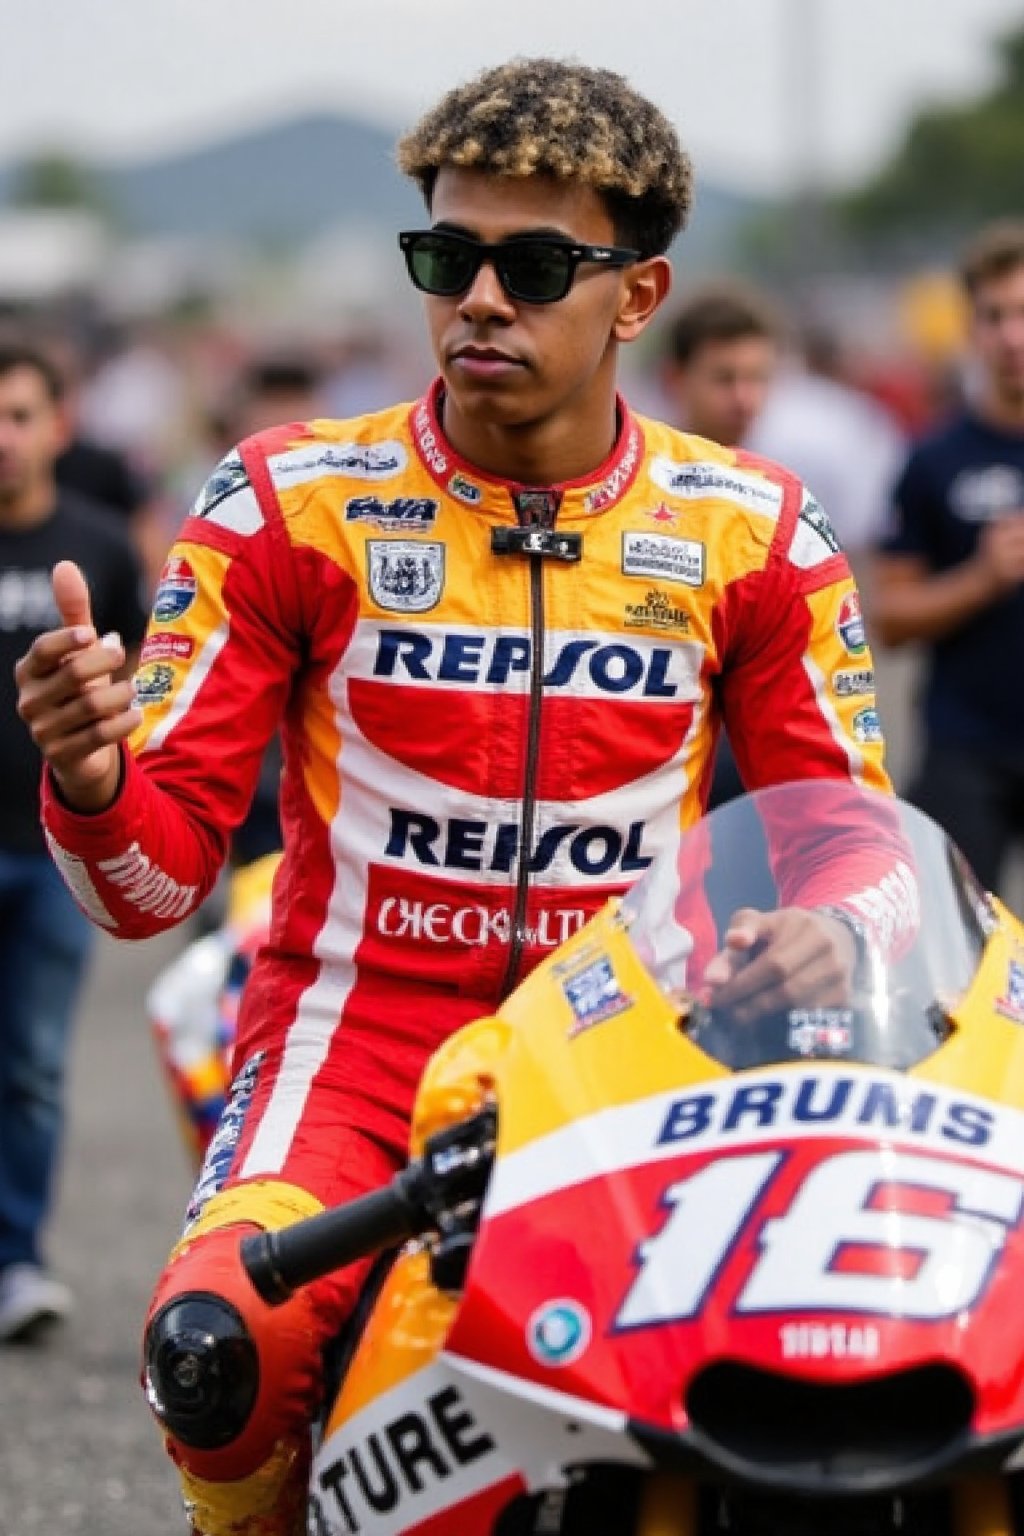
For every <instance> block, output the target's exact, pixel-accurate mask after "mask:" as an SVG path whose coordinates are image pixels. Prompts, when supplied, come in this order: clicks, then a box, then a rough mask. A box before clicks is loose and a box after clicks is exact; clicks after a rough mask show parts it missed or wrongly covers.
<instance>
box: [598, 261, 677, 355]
mask: <svg viewBox="0 0 1024 1536" xmlns="http://www.w3.org/2000/svg"><path fill="white" fill-rule="evenodd" d="M624 278H625V281H624V284H623V291H622V303H621V304H620V305H619V312H618V315H617V317H616V320H615V325H614V327H613V331H612V334H613V335H614V337H615V339H616V341H633V340H635V338H636V337H637V336H639V335H640V332H641V331H643V330H645V329H646V327H647V326H648V325H649V324H650V322H651V320H652V319H653V318H654V316H655V314H656V313H657V311H658V310H659V309H660V308H661V306H662V304H663V303H664V302H665V300H666V298H667V297H668V294H669V291H670V289H671V287H672V263H671V262H670V261H669V259H668V257H667V256H649V257H648V258H647V260H646V261H637V262H634V264H633V265H632V266H631V267H627V268H626V270H625V273H624Z"/></svg>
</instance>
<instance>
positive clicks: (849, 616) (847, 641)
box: [836, 592, 868, 656]
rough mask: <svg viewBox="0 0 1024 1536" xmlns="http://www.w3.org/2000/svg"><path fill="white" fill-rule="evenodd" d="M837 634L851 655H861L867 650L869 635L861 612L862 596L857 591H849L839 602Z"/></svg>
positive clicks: (845, 649)
mask: <svg viewBox="0 0 1024 1536" xmlns="http://www.w3.org/2000/svg"><path fill="white" fill-rule="evenodd" d="M836 634H837V635H838V636H839V638H840V640H841V641H842V645H843V649H844V651H848V652H849V654H850V655H851V656H859V655H860V654H861V652H862V651H866V650H867V645H868V637H867V632H866V630H865V628H864V615H863V613H862V612H861V607H860V597H859V595H858V594H857V593H856V592H847V593H846V594H845V595H844V597H843V600H842V602H841V603H840V604H839V612H838V614H837V615H836Z"/></svg>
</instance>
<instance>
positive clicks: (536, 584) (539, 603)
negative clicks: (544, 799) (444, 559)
mask: <svg viewBox="0 0 1024 1536" xmlns="http://www.w3.org/2000/svg"><path fill="white" fill-rule="evenodd" d="M543 701H544V563H543V560H542V558H541V556H540V555H531V556H530V709H529V715H528V721H527V730H526V765H525V769H524V773H523V802H522V803H523V815H522V821H521V823H520V828H519V856H518V858H517V860H516V897H515V906H514V908H513V911H512V932H511V941H510V944H509V956H508V965H507V966H506V967H505V977H504V980H503V981H502V984H501V996H502V998H505V997H507V996H508V994H509V993H510V992H511V991H512V989H513V987H514V986H515V984H516V977H517V973H518V970H519V966H520V964H521V963H522V958H523V947H524V945H525V944H526V939H527V933H526V903H527V899H528V897H529V894H530V861H531V859H532V858H533V829H534V822H535V819H536V811H537V759H538V757H539V756H540V723H541V707H542V704H543Z"/></svg>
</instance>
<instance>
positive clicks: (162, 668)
mask: <svg viewBox="0 0 1024 1536" xmlns="http://www.w3.org/2000/svg"><path fill="white" fill-rule="evenodd" d="M134 684H135V703H136V704H137V705H138V706H139V708H140V709H145V708H146V706H147V705H148V704H160V703H162V702H163V700H164V699H166V697H167V695H168V694H169V693H170V691H171V689H172V688H173V687H174V668H173V667H172V666H169V665H168V664H167V662H165V661H150V662H147V663H146V665H145V666H144V667H140V668H139V670H138V671H137V672H136V674H135V677H134Z"/></svg>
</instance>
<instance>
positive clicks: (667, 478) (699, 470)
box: [650, 457, 782, 517]
mask: <svg viewBox="0 0 1024 1536" xmlns="http://www.w3.org/2000/svg"><path fill="white" fill-rule="evenodd" d="M650 476H651V479H652V480H653V481H654V483H655V485H657V486H660V488H661V489H662V490H663V491H667V492H668V493H669V495H670V496H680V497H683V498H685V499H686V500H687V501H731V502H732V503H733V504H734V505H735V506H738V507H745V508H746V509H748V510H749V511H751V512H760V513H762V514H763V515H764V516H765V517H778V515H779V512H780V511H781V509H782V487H781V486H778V485H773V483H772V482H771V481H770V480H766V479H765V478H764V476H763V475H758V474H755V473H753V471H751V470H747V469H736V468H734V467H732V466H730V465H728V464H715V463H714V462H710V461H709V462H699V461H698V462H696V463H680V462H677V461H676V460H674V459H666V458H661V457H659V458H655V459H654V460H652V462H651V468H650Z"/></svg>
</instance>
